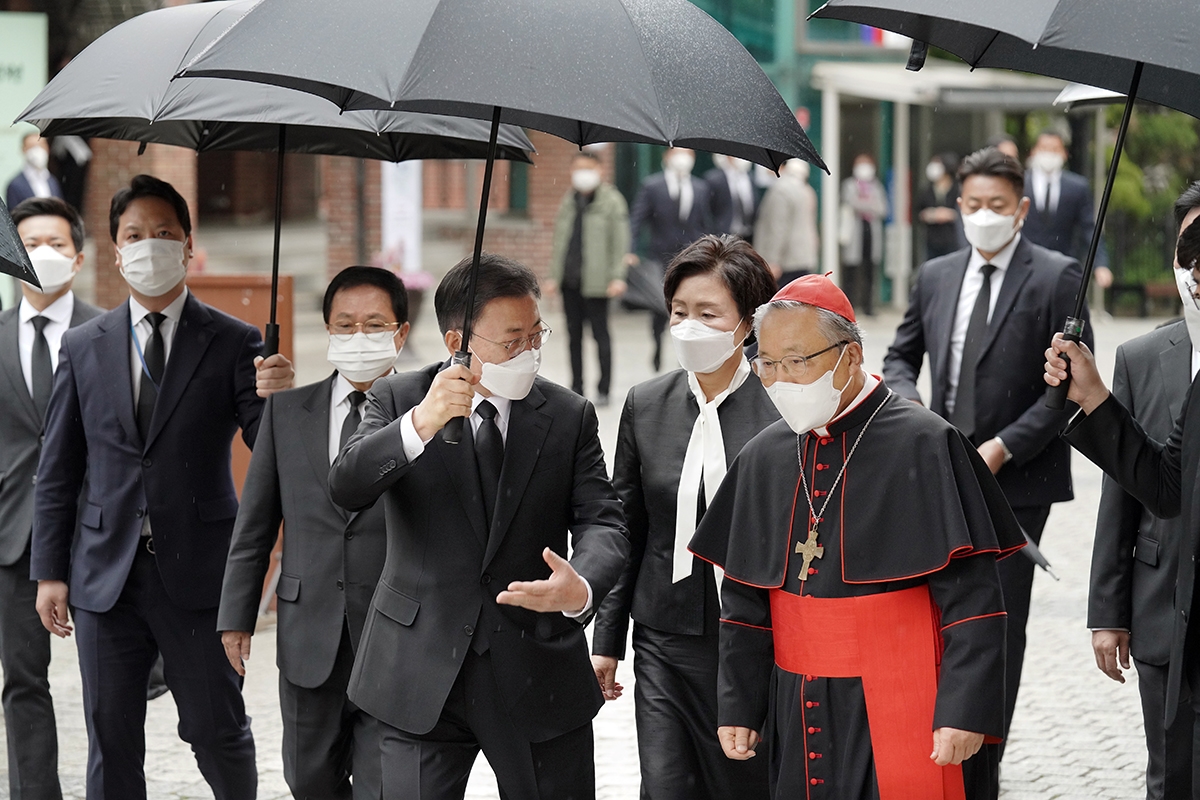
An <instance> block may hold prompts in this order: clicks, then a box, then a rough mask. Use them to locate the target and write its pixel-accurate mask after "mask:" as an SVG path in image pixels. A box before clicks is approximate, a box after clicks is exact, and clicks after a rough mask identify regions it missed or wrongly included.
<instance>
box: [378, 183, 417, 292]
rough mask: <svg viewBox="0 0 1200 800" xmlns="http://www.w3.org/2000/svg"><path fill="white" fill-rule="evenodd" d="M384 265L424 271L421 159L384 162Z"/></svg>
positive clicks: (402, 270)
mask: <svg viewBox="0 0 1200 800" xmlns="http://www.w3.org/2000/svg"><path fill="white" fill-rule="evenodd" d="M382 168H383V169H382V173H381V176H380V177H381V180H380V182H381V184H382V186H383V188H382V192H383V198H382V200H383V208H382V217H383V219H382V226H383V229H382V240H383V258H382V263H377V266H382V267H384V268H386V269H390V270H392V271H393V272H396V273H401V272H420V271H421V206H422V201H423V199H424V197H423V194H422V192H423V190H422V184H421V162H420V161H402V162H400V163H399V164H393V163H391V162H387V161H385V162H384V163H383V165H382Z"/></svg>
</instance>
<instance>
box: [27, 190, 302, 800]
mask: <svg viewBox="0 0 1200 800" xmlns="http://www.w3.org/2000/svg"><path fill="white" fill-rule="evenodd" d="M109 232H110V235H111V236H112V239H113V242H114V243H115V244H116V246H117V266H118V268H119V269H120V270H121V274H122V275H123V276H124V277H125V281H126V283H127V284H129V289H130V298H129V301H128V302H127V303H122V304H121V305H120V306H118V307H117V308H116V309H114V310H113V311H110V312H108V313H106V314H103V315H101V316H99V317H97V318H95V319H93V320H91V321H89V322H87V323H84V324H83V325H81V326H79V327H78V328H75V329H73V330H70V331H68V332H67V334H66V335H65V336H64V337H63V339H62V345H61V348H60V350H59V366H58V371H57V374H56V376H55V385H54V392H53V394H52V396H51V398H50V404H49V408H48V410H47V413H46V434H45V445H44V448H43V451H42V457H41V462H40V463H39V465H38V481H37V489H36V492H35V496H34V529H33V543H32V555H31V566H30V575H31V577H32V578H34V579H35V580H37V581H38V594H37V609H38V614H39V615H40V616H41V619H42V624H43V625H44V626H45V627H46V628H47V630H49V631H50V632H51V633H54V634H56V635H58V636H67V635H68V634H70V633H71V630H72V627H71V624H70V622H69V621H68V603H69V604H70V609H71V613H72V614H73V615H74V618H75V628H76V629H77V631H78V637H77V643H78V648H79V667H80V672H81V673H82V676H83V703H84V714H85V718H86V720H87V727H88V780H87V785H88V797H89V798H94V799H95V800H100V799H101V798H110V800H111V799H115V798H120V799H121V800H126V798H132V800H137V798H144V797H145V796H146V783H145V776H144V771H143V762H144V759H145V732H144V730H143V725H144V720H145V703H146V682H147V678H148V676H149V673H150V667H151V664H152V662H153V661H154V659H155V656H156V653H157V652H160V651H161V653H162V656H163V660H164V663H165V668H166V680H167V685H168V686H169V688H170V689H171V692H172V694H173V695H174V697H175V702H176V705H177V706H178V709H179V717H180V722H179V734H180V736H181V737H182V738H183V739H184V740H185V741H187V742H189V743H190V744H191V745H192V750H193V752H195V754H196V761H197V763H198V765H199V767H200V771H201V773H202V774H203V775H204V777H205V779H206V780H207V781H208V783H209V785H210V786H211V787H212V789H213V793H214V795H215V796H216V797H217V798H239V799H240V798H247V797H253V796H254V793H255V787H256V784H257V773H256V769H255V763H254V740H253V738H252V736H251V734H250V723H249V720H248V718H247V717H246V713H245V708H244V705H243V703H242V696H241V679H240V678H239V677H238V676H237V674H236V673H235V672H234V671H233V669H232V668H231V667H230V666H229V662H228V661H227V660H226V658H225V652H224V649H223V648H222V646H221V641H220V637H219V636H218V634H217V631H216V606H217V600H218V597H219V594H220V590H221V578H222V574H223V573H224V568H225V557H226V554H227V553H228V551H229V537H230V533H231V532H232V529H233V519H234V516H235V514H236V513H237V496H236V494H235V493H234V486H233V475H232V472H231V469H230V444H231V442H232V439H233V436H234V434H235V433H236V431H237V429H238V428H239V427H240V428H241V429H242V437H243V439H244V440H245V441H246V443H247V444H251V445H252V444H253V443H254V436H255V433H256V432H257V430H258V419H259V414H260V413H261V411H262V404H263V400H262V397H263V396H265V395H266V394H269V393H270V392H271V391H273V390H275V389H278V388H286V387H287V386H288V385H290V383H291V379H292V368H291V364H290V363H289V362H288V361H287V359H285V358H283V357H282V356H279V355H275V356H272V357H271V358H270V359H267V360H266V361H263V360H262V359H261V357H260V356H259V355H258V354H259V351H260V350H261V347H262V337H261V336H260V334H259V332H258V330H257V329H255V328H254V327H252V326H250V325H247V324H246V323H244V322H240V321H238V320H236V319H234V318H232V317H229V316H227V315H225V314H222V313H221V312H219V311H217V310H216V309H213V308H211V307H209V306H206V305H204V304H203V303H201V302H200V301H198V300H197V299H196V298H195V297H194V296H192V295H191V294H190V293H189V292H188V291H187V287H186V285H185V282H186V272H187V263H188V261H189V260H190V258H191V252H192V237H191V222H190V218H189V215H188V209H187V203H186V202H185V201H184V199H183V198H182V197H181V196H180V195H179V193H178V192H176V191H175V189H174V188H173V187H171V186H170V184H167V183H165V182H163V181H160V180H158V179H156V178H152V177H150V176H148V175H139V176H137V177H136V178H134V179H133V181H132V183H131V184H130V186H129V187H128V188H126V189H122V190H121V191H119V192H117V193H116V195H114V196H113V201H112V208H111V211H110V214H109ZM256 364H257V365H258V370H257V371H258V374H257V377H256V374H255V372H256ZM256 384H257V386H256ZM256 388H257V392H256ZM85 475H86V479H87V482H86V490H87V491H86V494H85V496H84V497H83V498H82V501H80V492H81V491H83V490H84V488H85V482H84V478H85ZM77 531H78V533H77ZM68 581H69V582H70V583H69V586H68Z"/></svg>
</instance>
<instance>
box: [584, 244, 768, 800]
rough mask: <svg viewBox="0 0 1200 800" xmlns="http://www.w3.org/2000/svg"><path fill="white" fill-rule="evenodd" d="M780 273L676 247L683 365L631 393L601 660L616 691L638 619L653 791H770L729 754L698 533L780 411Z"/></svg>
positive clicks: (746, 255)
mask: <svg viewBox="0 0 1200 800" xmlns="http://www.w3.org/2000/svg"><path fill="white" fill-rule="evenodd" d="M774 288H775V279H774V278H773V277H772V276H771V273H770V271H769V270H768V268H767V265H766V263H765V262H764V261H763V260H762V258H761V257H760V256H759V255H758V254H757V253H755V252H754V250H753V249H752V248H751V247H750V245H748V244H747V243H746V242H744V241H741V240H739V239H736V238H734V237H732V236H722V237H720V238H718V237H715V236H705V237H704V238H703V239H700V240H699V241H697V242H695V243H693V244H692V245H690V246H689V247H688V248H687V249H685V250H684V251H683V252H682V253H680V254H679V255H677V256H676V257H675V260H674V261H672V262H671V265H670V266H669V267H668V268H667V275H666V282H665V286H664V292H665V294H666V299H667V307H668V308H669V309H670V310H671V339H672V341H673V342H674V344H675V353H676V355H677V356H678V358H679V363H680V364H682V365H683V369H679V370H676V371H674V372H671V373H668V374H666V375H663V376H661V377H658V378H654V379H652V380H649V381H646V382H645V383H642V384H639V385H637V386H635V387H634V388H632V389H630V391H629V396H628V397H627V398H626V399H625V409H624V411H623V412H622V414H621V427H620V432H619V433H618V435H617V451H616V456H615V460H614V465H613V485H614V486H615V487H616V490H617V494H618V495H620V497H621V503H622V506H623V507H624V509H625V517H626V520H627V523H628V525H629V538H630V548H631V549H630V557H629V561H628V562H627V563H626V564H625V570H624V572H623V573H622V574H621V580H620V581H618V582H617V585H616V586H615V587H614V588H613V590H612V592H610V593H609V595H608V597H606V598H605V599H604V602H603V603H601V604H600V610H599V611H598V612H597V615H596V628H595V633H594V635H593V636H592V664H593V666H594V667H595V669H596V675H597V677H598V678H599V679H600V683H601V686H602V687H603V688H604V690H605V695H606V696H607V697H608V698H610V699H614V698H615V696H616V695H617V694H618V693H619V688H618V685H617V683H616V670H617V662H618V660H619V659H624V658H625V641H626V634H627V632H628V630H629V618H630V616H631V615H632V617H633V618H634V619H635V620H636V623H637V624H636V625H635V626H634V630H633V650H634V663H633V670H634V674H635V675H636V677H637V682H636V683H635V688H634V691H635V702H636V704H637V709H636V711H637V717H636V718H637V726H638V727H637V729H638V754H639V760H640V762H641V774H642V793H641V796H642V797H643V798H647V800H667V799H668V798H679V800H685V799H687V800H703V799H704V798H711V799H712V800H723V798H733V797H744V798H756V797H757V798H766V797H767V771H766V764H765V763H764V762H762V761H760V762H751V763H749V764H743V763H739V762H734V761H730V760H728V759H725V758H723V757H722V754H721V745H720V743H719V742H718V741H717V735H716V730H717V656H718V635H717V628H718V622H719V618H720V614H721V610H720V607H721V601H720V597H719V595H718V594H717V584H716V581H715V580H714V576H713V569H712V566H711V565H709V564H706V563H704V562H703V561H700V560H699V559H697V558H694V557H693V556H692V554H691V553H689V552H688V550H687V543H688V541H689V540H690V539H691V537H692V534H693V533H694V532H695V530H696V523H697V521H698V520H699V519H700V517H701V516H702V515H703V513H704V509H705V508H707V506H708V502H709V499H710V498H711V497H712V496H713V495H714V494H716V491H717V487H718V486H720V485H721V479H722V478H723V477H724V476H725V465H726V464H727V463H729V462H732V461H733V459H734V457H735V456H736V455H737V453H738V451H740V450H741V449H742V446H743V445H745V444H746V442H748V441H749V440H750V439H751V438H752V437H753V436H754V435H755V434H757V433H758V432H759V431H760V430H762V429H763V428H765V427H766V426H767V425H769V424H771V423H772V422H774V421H775V420H777V419H778V418H779V414H778V412H777V411H776V410H775V407H774V406H773V405H772V404H771V401H770V399H769V398H768V397H767V395H766V392H764V391H763V388H762V384H761V383H760V382H759V381H758V379H757V378H755V377H754V376H753V375H751V374H750V363H749V362H748V361H747V360H746V356H745V355H744V353H743V346H744V345H745V344H746V342H747V340H748V339H749V338H750V337H751V322H750V319H751V317H752V316H753V314H754V310H755V309H756V308H758V306H760V305H762V304H763V303H765V302H766V301H767V300H768V299H770V297H771V294H772V293H773V292H774Z"/></svg>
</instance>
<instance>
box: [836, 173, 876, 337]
mask: <svg viewBox="0 0 1200 800" xmlns="http://www.w3.org/2000/svg"><path fill="white" fill-rule="evenodd" d="M841 201H842V205H841V219H840V221H839V224H838V229H839V230H838V234H839V238H840V240H841V242H840V243H841V245H842V280H841V285H842V288H843V289H844V290H845V292H846V294H847V295H848V296H849V297H850V302H851V303H852V304H853V305H854V308H855V309H856V310H857V311H858V313H860V314H866V315H867V316H872V315H873V314H874V313H875V311H874V309H875V273H876V272H878V271H879V265H880V264H881V263H883V221H884V219H886V218H887V215H888V200H887V191H886V190H885V189H884V188H883V183H881V182H880V180H879V178H878V177H877V175H876V169H875V159H874V158H872V157H871V156H870V155H869V154H867V153H859V154H858V155H857V156H855V158H854V167H853V169H852V170H851V175H850V177H849V178H846V180H844V181H842V198H841Z"/></svg>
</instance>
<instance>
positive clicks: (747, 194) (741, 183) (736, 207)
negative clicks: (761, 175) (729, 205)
mask: <svg viewBox="0 0 1200 800" xmlns="http://www.w3.org/2000/svg"><path fill="white" fill-rule="evenodd" d="M721 171H722V172H723V173H725V182H726V183H727V184H728V185H729V196H730V199H731V200H732V201H733V224H734V226H735V227H737V226H740V227H741V230H735V231H733V233H736V234H739V235H740V234H742V233H746V232H749V229H750V219H749V218H748V215H749V214H750V213H751V212H752V211H753V209H754V185H753V184H752V183H751V182H750V173H749V172H742V171H741V170H740V169H723V170H721Z"/></svg>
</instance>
